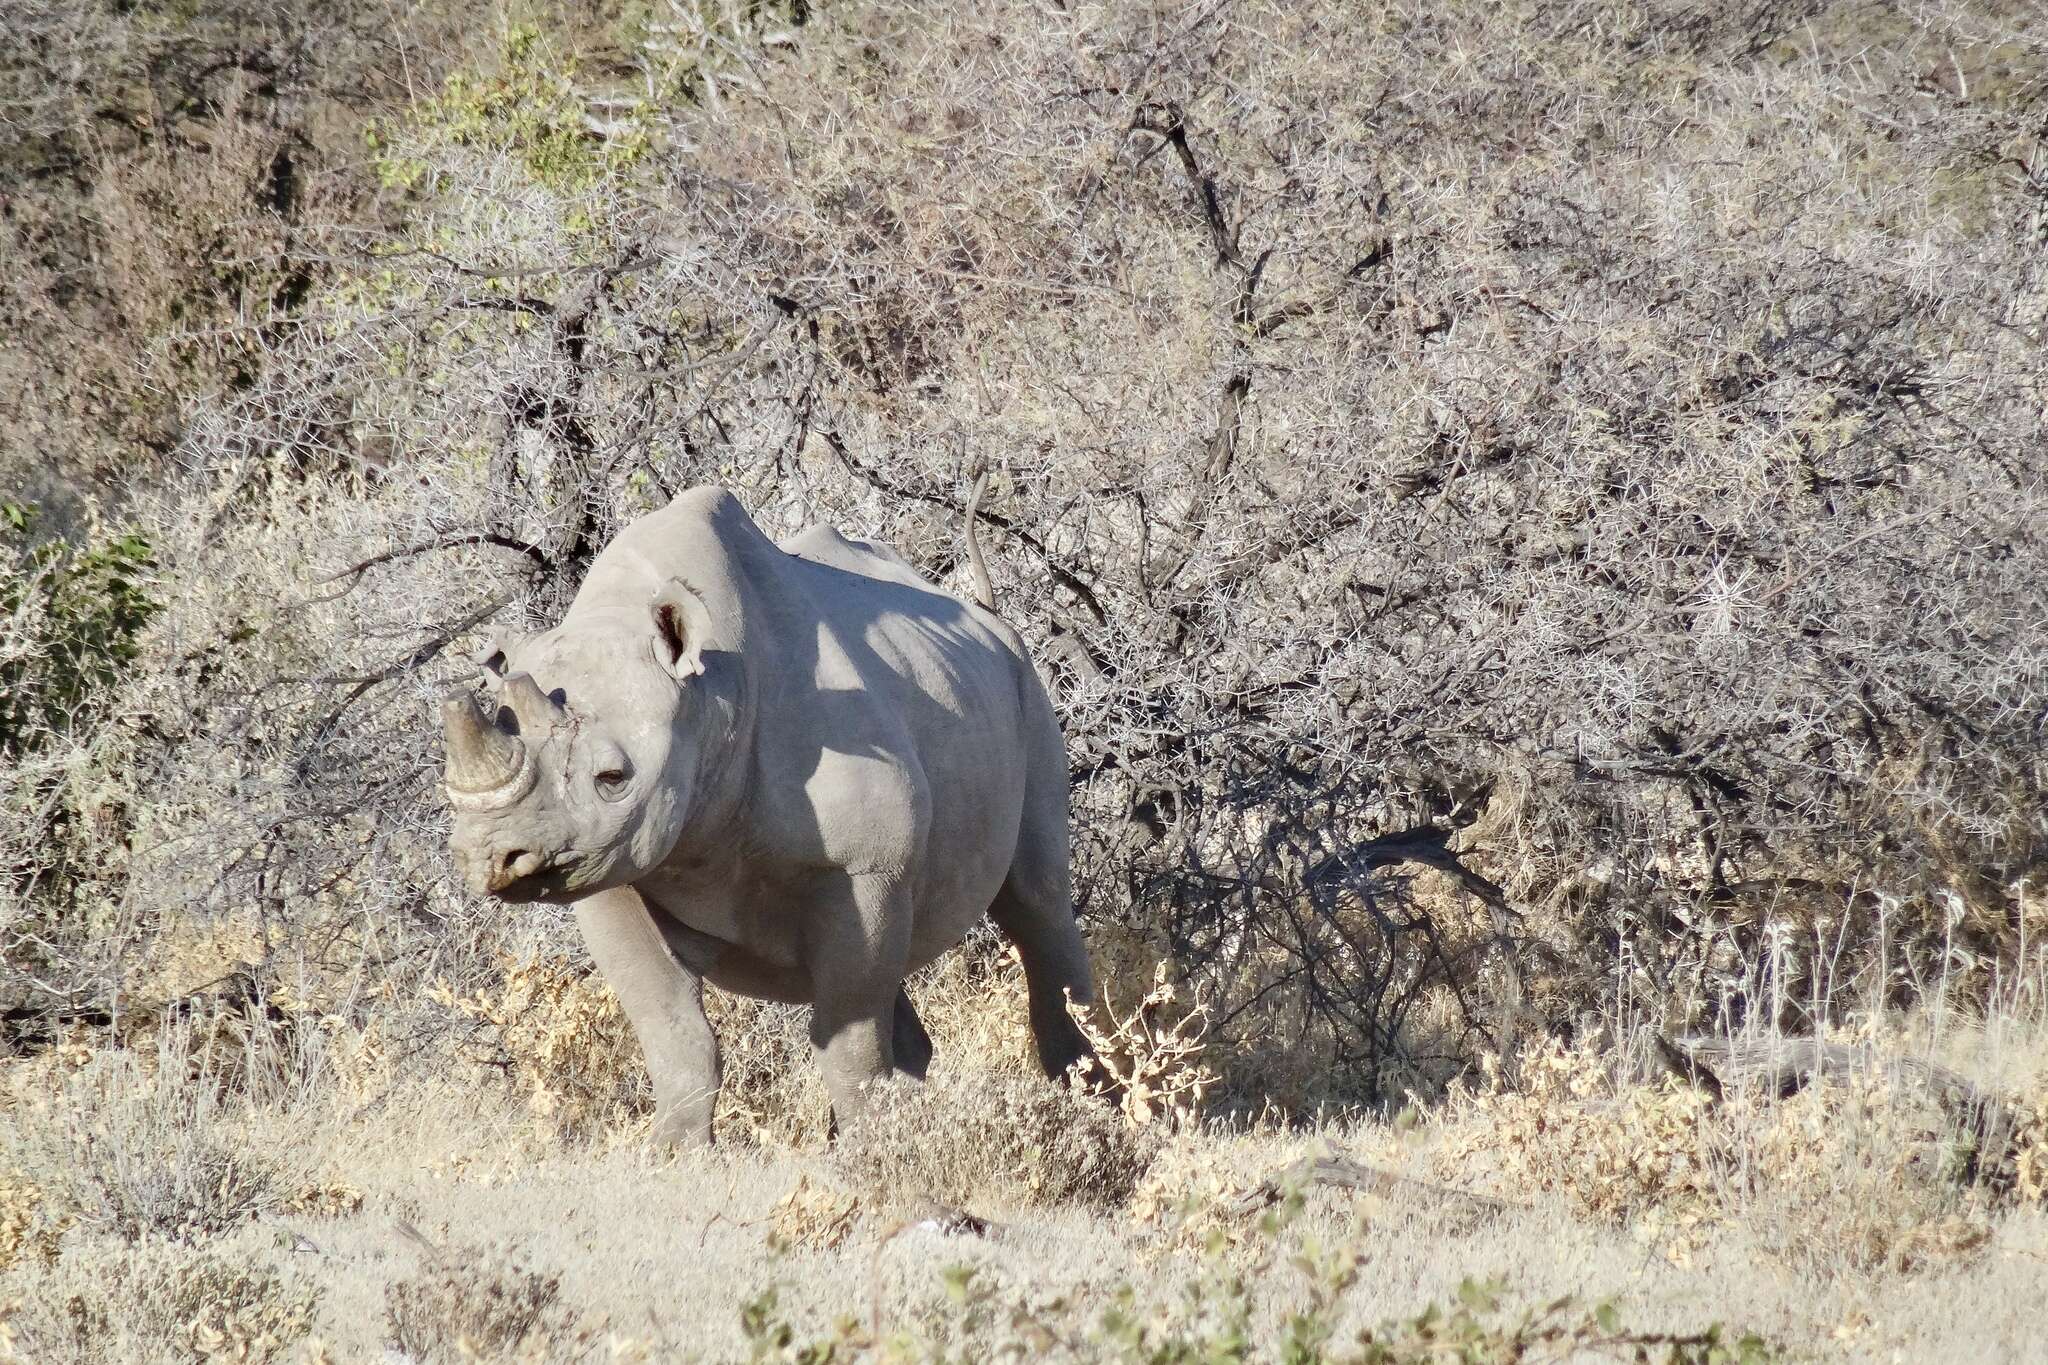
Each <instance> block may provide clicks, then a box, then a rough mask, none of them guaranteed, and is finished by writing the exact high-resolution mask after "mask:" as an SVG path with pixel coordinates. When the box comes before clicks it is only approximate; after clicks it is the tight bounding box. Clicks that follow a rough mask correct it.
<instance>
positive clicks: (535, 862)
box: [498, 848, 541, 882]
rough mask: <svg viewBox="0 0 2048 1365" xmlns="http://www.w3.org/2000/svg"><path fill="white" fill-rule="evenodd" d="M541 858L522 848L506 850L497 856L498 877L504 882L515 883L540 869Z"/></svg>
mask: <svg viewBox="0 0 2048 1365" xmlns="http://www.w3.org/2000/svg"><path fill="white" fill-rule="evenodd" d="M540 865H541V856H540V855H539V854H538V853H529V852H527V851H526V850H525V849H523V848H508V849H506V850H505V851H504V852H503V853H500V854H499V855H498V876H499V877H500V878H501V879H502V880H504V881H508V882H509V881H516V880H517V879H518V878H520V877H524V876H527V875H529V874H530V873H533V872H536V871H538V870H539V869H540Z"/></svg>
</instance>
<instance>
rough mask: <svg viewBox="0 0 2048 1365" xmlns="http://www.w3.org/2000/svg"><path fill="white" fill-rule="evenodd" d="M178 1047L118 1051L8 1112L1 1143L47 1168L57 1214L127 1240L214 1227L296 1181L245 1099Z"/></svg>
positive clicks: (47, 1189)
mask: <svg viewBox="0 0 2048 1365" xmlns="http://www.w3.org/2000/svg"><path fill="white" fill-rule="evenodd" d="M178 1061H179V1058H178V1056H177V1054H176V1053H175V1051H174V1050H170V1049H164V1050H160V1051H159V1052H158V1053H156V1054H154V1055H152V1054H150V1053H142V1054H137V1053H135V1052H131V1051H129V1050H127V1049H108V1050H107V1051H105V1052H102V1053H100V1054H98V1055H96V1056H94V1057H93V1058H92V1060H91V1061H90V1062H88V1063H87V1064H86V1065H84V1066H83V1067H80V1068H79V1069H78V1070H76V1071H75V1072H72V1073H70V1074H69V1075H68V1076H63V1077H60V1078H57V1081H56V1084H55V1086H54V1087H53V1088H51V1089H49V1090H46V1091H43V1092H41V1093H40V1094H38V1095H33V1096H29V1097H24V1098H22V1099H21V1100H19V1101H18V1102H17V1103H16V1104H14V1105H11V1106H9V1108H8V1111H7V1112H6V1113H5V1115H4V1118H0V1146H4V1147H5V1149H6V1158H7V1160H8V1161H9V1162H10V1163H11V1164H12V1165H14V1166H15V1167H17V1168H19V1169H22V1170H26V1171H32V1172H35V1173H36V1179H37V1180H38V1181H39V1182H40V1184H41V1197H42V1199H43V1200H45V1201H46V1202H47V1204H48V1206H49V1207H48V1214H49V1215H50V1216H54V1217H57V1218H61V1219H66V1220H70V1221H74V1222H76V1223H77V1224H78V1225H79V1226H80V1227H82V1228H85V1229H88V1230H98V1231H104V1232H108V1233H112V1234H114V1235H115V1236H118V1237H120V1238H122V1239H123V1240H125V1241H130V1242H135V1241H140V1240H142V1239H144V1238H147V1237H173V1238H181V1239H186V1240H191V1239H195V1238H198V1237H203V1236H211V1235H214V1234H217V1233H220V1232H224V1231H226V1230H228V1229H230V1228H232V1227H235V1226H236V1225H238V1224H240V1223H243V1222H245V1221H247V1220H248V1219H250V1218H253V1217H255V1216H256V1215H257V1214H259V1213H262V1212H264V1211H266V1210H268V1209H271V1208H273V1207H275V1206H276V1205H277V1204H278V1203H279V1202H280V1200H281V1198H282V1195H281V1191H282V1190H284V1189H287V1188H290V1187H291V1186H292V1185H293V1184H294V1183H295V1182H294V1180H293V1177H292V1173H291V1172H290V1170H289V1166H290V1161H289V1159H288V1158H285V1157H282V1156H280V1155H279V1153H278V1149H277V1148H276V1146H275V1145H273V1146H272V1147H271V1149H270V1150H268V1151H262V1150H258V1149H257V1147H256V1146H255V1145H254V1144H252V1143H251V1142H250V1141H249V1140H248V1135H247V1133H246V1132H245V1131H243V1129H242V1126H241V1123H240V1120H241V1118H242V1117H243V1115H242V1113H241V1105H240V1103H239V1101H238V1100H237V1097H235V1096H234V1095H233V1094H232V1093H231V1092H230V1091H229V1090H227V1089H226V1088H225V1087H224V1086H223V1085H222V1084H221V1082H220V1079H219V1078H218V1077H216V1076H214V1075H212V1074H210V1073H204V1072H202V1073H201V1074H198V1075H190V1074H187V1073H186V1072H185V1071H184V1070H183V1068H182V1067H181V1066H179V1065H177V1062H178Z"/></svg>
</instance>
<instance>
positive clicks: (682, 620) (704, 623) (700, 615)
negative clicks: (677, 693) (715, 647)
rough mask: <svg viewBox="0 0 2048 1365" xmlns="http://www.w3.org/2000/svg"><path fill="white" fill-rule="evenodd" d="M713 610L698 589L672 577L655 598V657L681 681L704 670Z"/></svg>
mask: <svg viewBox="0 0 2048 1365" xmlns="http://www.w3.org/2000/svg"><path fill="white" fill-rule="evenodd" d="M710 627H711V608H709V607H707V606H705V605H704V599H703V598H701V597H699V596H698V595H697V590H696V589H695V588H692V587H691V586H690V585H689V584H688V583H685V582H683V580H682V579H680V578H671V579H670V580H669V581H668V585H667V586H666V587H664V588H663V589H662V590H661V591H660V592H659V593H656V594H655V597H654V657H655V659H656V661H657V662H659V663H660V664H661V666H662V667H663V668H666V669H667V670H668V671H669V672H670V673H671V674H673V675H674V676H675V679H676V681H677V682H682V681H683V680H684V679H686V678H694V677H696V676H697V675H698V674H699V673H702V672H703V671H704V639H705V633H706V632H707V631H708V630H709V629H710Z"/></svg>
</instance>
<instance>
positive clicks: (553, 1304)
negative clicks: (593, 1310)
mask: <svg viewBox="0 0 2048 1365" xmlns="http://www.w3.org/2000/svg"><path fill="white" fill-rule="evenodd" d="M384 1324H385V1329H386V1332H387V1333H388V1335H389V1338H390V1344H391V1346H392V1347H393V1348H394V1349H396V1350H397V1351H399V1352H402V1353H403V1354H404V1355H405V1356H406V1357H407V1358H408V1359H411V1360H413V1361H417V1362H419V1365H442V1363H443V1362H448V1363H449V1365H453V1363H454V1362H471V1361H476V1360H508V1361H538V1360H561V1359H575V1358H578V1357H580V1356H581V1355H583V1354H584V1353H586V1352H587V1351H588V1350H589V1349H590V1348H591V1345H592V1336H593V1333H592V1331H591V1330H586V1328H585V1327H584V1326H583V1324H582V1323H581V1322H580V1321H579V1314H578V1313H577V1312H576V1311H575V1309H574V1308H573V1307H571V1306H570V1305H569V1304H568V1303H566V1302H564V1300H563V1298H562V1284H561V1280H560V1278H559V1277H558V1276H555V1275H551V1274H547V1273H545V1272H542V1271H538V1270H535V1269H532V1268H530V1267H528V1266H527V1265H525V1264H523V1263H522V1262H521V1261H520V1260H519V1259H518V1258H517V1257H515V1256H512V1255H511V1254H509V1253H507V1252H505V1251H502V1250H500V1249H497V1248H491V1247H446V1248H442V1249H440V1250H437V1251H433V1252H430V1253H429V1254H428V1257H427V1260H426V1263H425V1264H424V1265H422V1266H421V1267H420V1270H419V1272H418V1273H417V1274H415V1275H413V1276H412V1277H410V1278H409V1279H404V1280H399V1281H396V1282H395V1283H393V1284H391V1285H388V1286H387V1287H386V1288H385V1291H384Z"/></svg>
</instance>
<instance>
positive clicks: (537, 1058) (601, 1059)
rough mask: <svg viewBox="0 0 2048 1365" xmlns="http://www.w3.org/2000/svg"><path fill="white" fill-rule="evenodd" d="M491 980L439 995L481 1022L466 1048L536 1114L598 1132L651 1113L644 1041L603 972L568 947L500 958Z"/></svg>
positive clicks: (565, 1132) (580, 1131) (576, 1133)
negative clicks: (563, 951) (578, 960)
mask: <svg viewBox="0 0 2048 1365" xmlns="http://www.w3.org/2000/svg"><path fill="white" fill-rule="evenodd" d="M501 965H502V968H503V970H502V973H501V974H500V975H498V976H497V977H496V978H495V979H494V980H493V981H492V982H491V983H490V984H489V986H488V987H485V988H479V989H476V990H472V991H470V992H468V993H466V994H461V993H457V992H456V991H455V990H454V989H453V988H451V987H450V986H449V985H448V984H447V983H446V982H445V981H443V982H437V983H435V985H434V986H433V987H432V988H431V989H430V991H429V995H430V997H431V998H432V999H434V1000H436V1001H437V1002H439V1003H440V1004H441V1005H443V1006H444V1007H446V1008H447V1009H449V1010H450V1011H452V1012H453V1013H455V1014H456V1015H457V1016H459V1017H461V1018H463V1019H467V1020H469V1021H471V1022H472V1023H474V1024H476V1025H480V1026H481V1027H479V1028H477V1029H476V1030H475V1031H474V1032H473V1033H472V1034H471V1036H470V1038H469V1040H468V1041H467V1042H466V1043H465V1044H464V1046H463V1049H462V1051H463V1055H464V1056H465V1058H466V1059H467V1060H468V1061H469V1062H470V1063H471V1064H472V1065H474V1066H475V1067H476V1068H477V1069H478V1070H479V1072H480V1073H482V1074H485V1075H495V1076H499V1077H502V1078H503V1079H504V1081H505V1082H506V1083H507V1084H509V1085H510V1086H511V1088H512V1090H513V1091H514V1093H515V1094H516V1096H517V1098H518V1099H519V1101H520V1102H521V1103H522V1104H524V1105H525V1107H526V1109H527V1111H528V1112H529V1113H531V1114H532V1115H533V1116H534V1117H535V1118H536V1119H537V1120H539V1121H540V1122H541V1123H543V1124H544V1125H546V1126H547V1127H548V1128H550V1129H552V1130H553V1131H554V1132H555V1133H556V1134H558V1135H559V1136H562V1137H590V1136H593V1135H597V1134H600V1133H603V1132H606V1131H609V1130H614V1129H616V1128H617V1127H618V1126H619V1125H620V1124H621V1123H622V1122H626V1121H630V1120H631V1119H632V1118H634V1117H636V1116H638V1115H640V1114H644V1113H645V1112H647V1110H648V1108H649V1105H650V1102H651V1094H650V1091H649V1089H648V1084H647V1076H646V1068H645V1066H644V1065H643V1064H642V1061H641V1056H640V1045H639V1043H638V1042H637V1041H636V1040H635V1039H634V1037H633V1028H632V1025H631V1024H629V1023H628V1022H627V1020H626V1015H625V1011H624V1010H622V1009H621V1008H620V1007H619V1000H618V997H617V996H616V995H614V994H613V993H612V990H611V987H609V986H607V985H606V984H605V983H604V980H603V978H602V977H599V976H597V975H596V974H594V973H593V972H591V971H589V970H588V969H585V968H579V967H578V966H577V965H576V964H575V963H574V962H572V961H571V960H570V959H569V958H567V957H566V956H562V955H559V954H539V953H535V954H527V955H524V956H519V957H513V956H506V957H504V958H502V959H501Z"/></svg>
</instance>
